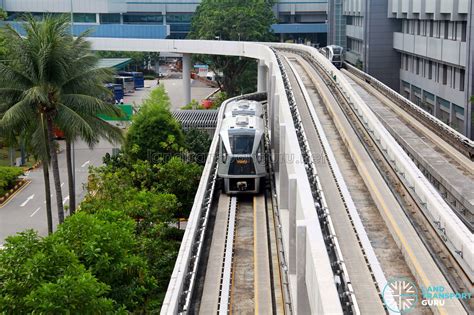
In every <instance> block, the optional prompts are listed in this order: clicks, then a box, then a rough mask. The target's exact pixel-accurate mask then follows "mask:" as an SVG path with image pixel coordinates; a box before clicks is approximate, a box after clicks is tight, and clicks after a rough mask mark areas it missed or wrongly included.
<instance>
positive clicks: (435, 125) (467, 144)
mask: <svg viewBox="0 0 474 315" xmlns="http://www.w3.org/2000/svg"><path fill="white" fill-rule="evenodd" d="M344 66H345V67H346V69H347V70H348V71H349V72H351V73H353V74H355V75H356V76H357V77H359V78H360V79H362V80H364V81H365V82H367V83H369V84H370V85H371V86H373V87H374V88H375V89H376V90H377V91H379V92H380V93H382V94H383V95H385V96H386V97H388V98H389V99H390V100H392V101H394V102H395V103H396V104H397V105H398V106H400V107H401V108H403V109H404V110H405V111H407V112H408V113H410V114H411V115H412V116H414V117H417V118H419V119H420V122H422V123H423V125H424V126H425V127H427V128H428V129H430V130H431V131H433V132H434V133H436V134H437V135H438V136H439V137H441V139H444V140H445V141H446V142H447V143H449V144H450V145H451V146H452V147H454V148H455V149H456V150H458V151H459V152H461V153H462V154H463V155H465V156H467V157H468V158H469V159H471V161H472V160H474V141H472V140H470V139H469V138H467V137H466V136H464V135H462V134H461V133H459V132H458V131H456V130H455V129H453V128H452V127H450V126H448V125H446V124H445V123H443V122H442V121H441V120H439V119H438V118H436V117H434V116H433V115H430V114H429V113H427V112H426V111H424V110H423V109H421V108H420V107H419V106H417V105H416V104H415V103H413V102H412V101H410V100H408V99H406V98H405V97H403V96H401V95H400V94H399V93H397V92H396V91H394V90H392V89H391V88H389V87H388V86H386V85H385V84H383V83H382V82H380V81H379V80H377V79H376V78H374V77H372V76H370V75H369V74H367V73H365V72H363V71H361V70H359V69H357V68H356V67H354V66H352V65H350V64H348V63H344Z"/></svg>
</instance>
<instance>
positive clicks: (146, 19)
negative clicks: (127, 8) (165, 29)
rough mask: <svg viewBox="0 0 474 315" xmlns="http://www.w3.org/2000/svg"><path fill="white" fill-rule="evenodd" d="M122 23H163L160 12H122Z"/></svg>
mask: <svg viewBox="0 0 474 315" xmlns="http://www.w3.org/2000/svg"><path fill="white" fill-rule="evenodd" d="M123 23H125V24H163V15H161V14H124V15H123Z"/></svg>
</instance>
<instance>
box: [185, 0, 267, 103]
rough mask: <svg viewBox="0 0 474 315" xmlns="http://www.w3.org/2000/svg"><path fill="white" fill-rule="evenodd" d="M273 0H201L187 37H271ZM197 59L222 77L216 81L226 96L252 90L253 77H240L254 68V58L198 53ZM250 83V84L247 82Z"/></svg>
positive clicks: (227, 38)
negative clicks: (243, 78)
mask: <svg viewBox="0 0 474 315" xmlns="http://www.w3.org/2000/svg"><path fill="white" fill-rule="evenodd" d="M274 4H275V2H274V1H270V0H269V1H261V0H223V1H214V0H203V1H202V2H201V4H200V5H199V6H198V8H197V10H196V13H195V14H194V16H193V19H192V23H191V32H190V34H189V36H188V37H189V38H191V39H210V40H214V39H216V38H218V39H219V40H234V41H240V40H242V41H261V42H265V41H272V40H274V39H275V37H274V35H273V33H272V31H271V28H270V27H271V25H272V24H273V23H275V22H276V19H275V16H274V14H273V11H272V7H273V5H274ZM197 58H198V59H199V61H201V62H203V63H206V64H208V65H209V67H210V69H211V70H212V71H214V72H215V73H216V74H217V73H221V72H222V73H223V77H222V78H220V77H218V78H217V82H218V83H219V86H220V87H221V89H222V90H223V91H225V92H226V93H227V94H228V95H229V96H235V95H238V94H240V93H241V91H242V90H245V91H248V90H249V89H250V90H255V88H256V76H255V77H252V79H253V80H251V81H248V80H245V81H244V80H240V79H241V77H242V75H243V74H244V73H246V72H248V71H254V70H252V69H256V63H255V60H252V59H249V58H241V57H226V56H207V55H206V56H198V57H197ZM249 83H250V84H249Z"/></svg>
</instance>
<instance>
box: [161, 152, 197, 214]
mask: <svg viewBox="0 0 474 315" xmlns="http://www.w3.org/2000/svg"><path fill="white" fill-rule="evenodd" d="M157 167H158V182H157V184H156V187H157V190H158V191H163V192H167V193H170V194H174V195H176V197H177V198H178V200H179V201H180V202H181V204H182V212H181V213H179V215H180V216H187V215H189V211H190V210H191V208H192V206H193V202H194V196H195V194H196V189H197V187H198V185H199V181H200V179H201V173H202V167H201V166H199V165H198V164H196V163H186V162H184V161H183V160H182V159H181V158H179V157H173V158H171V159H170V160H169V161H167V162H166V163H163V164H160V165H157Z"/></svg>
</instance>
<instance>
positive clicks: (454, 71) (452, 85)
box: [451, 68, 458, 89]
mask: <svg viewBox="0 0 474 315" xmlns="http://www.w3.org/2000/svg"><path fill="white" fill-rule="evenodd" d="M457 75H458V69H456V68H453V71H452V73H451V76H452V79H451V87H452V88H453V89H455V88H456V76H457Z"/></svg>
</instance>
